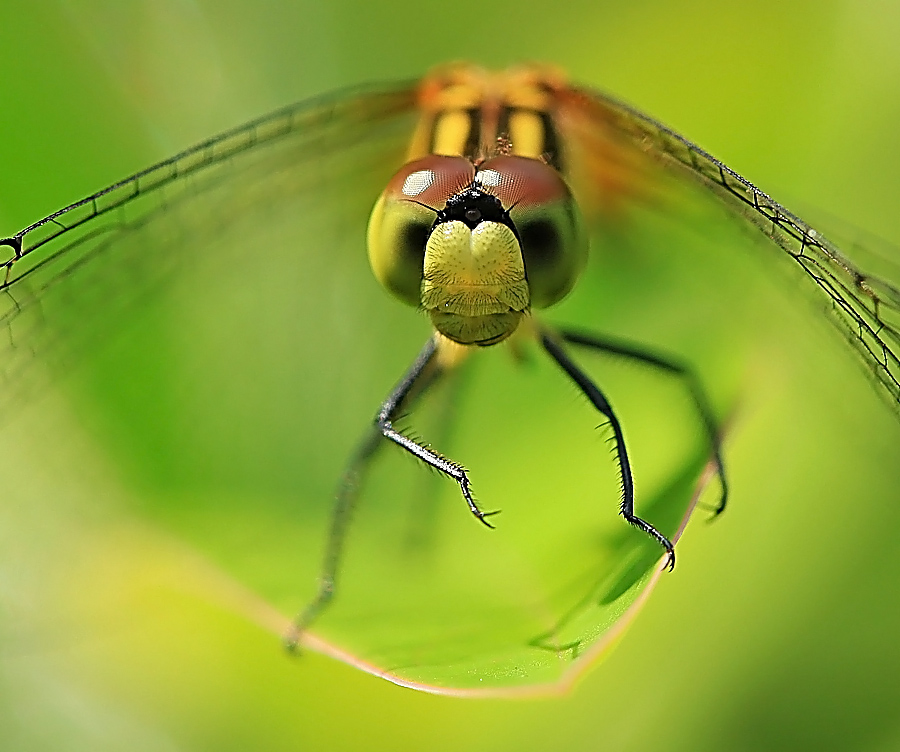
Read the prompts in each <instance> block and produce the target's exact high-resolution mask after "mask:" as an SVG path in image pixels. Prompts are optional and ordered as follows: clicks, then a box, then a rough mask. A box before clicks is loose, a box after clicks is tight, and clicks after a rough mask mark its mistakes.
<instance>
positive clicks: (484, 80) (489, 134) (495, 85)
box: [407, 65, 565, 173]
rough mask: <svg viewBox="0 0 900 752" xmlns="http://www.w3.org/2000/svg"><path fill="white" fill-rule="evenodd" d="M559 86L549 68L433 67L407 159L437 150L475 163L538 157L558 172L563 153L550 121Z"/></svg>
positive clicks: (423, 86)
mask: <svg viewBox="0 0 900 752" xmlns="http://www.w3.org/2000/svg"><path fill="white" fill-rule="evenodd" d="M562 84H563V80H562V77H561V75H560V74H558V73H557V72H556V71H554V70H552V69H549V68H536V67H530V68H522V69H513V70H510V71H504V72H499V73H497V72H489V71H485V70H482V69H480V68H475V67H472V66H464V65H456V66H450V67H446V68H441V69H438V70H436V71H434V72H433V73H432V74H431V75H429V76H428V77H427V78H426V79H425V80H424V81H423V82H422V84H421V85H420V87H419V97H418V106H419V110H420V112H421V117H420V120H419V123H418V127H417V128H416V133H415V135H414V137H413V140H412V143H411V146H410V150H409V154H408V155H407V159H408V161H412V160H414V159H418V158H420V157H423V156H425V155H427V154H437V155H441V156H460V157H465V158H467V159H469V160H471V161H473V162H476V163H478V162H480V161H484V160H486V159H489V158H490V157H493V156H497V155H501V154H507V155H514V156H520V157H529V158H531V159H540V160H542V161H543V162H545V163H546V164H548V165H550V166H551V167H553V168H554V169H555V170H557V171H558V172H560V173H562V172H564V156H565V155H564V154H563V153H562V140H561V139H560V136H559V133H558V132H557V128H556V125H555V123H554V108H555V103H556V92H557V91H558V90H559V89H560V87H561V86H562Z"/></svg>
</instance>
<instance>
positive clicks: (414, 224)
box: [368, 155, 475, 306]
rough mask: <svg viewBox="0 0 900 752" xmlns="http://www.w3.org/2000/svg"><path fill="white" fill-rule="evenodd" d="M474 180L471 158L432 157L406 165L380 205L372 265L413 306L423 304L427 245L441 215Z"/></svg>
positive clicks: (373, 224) (372, 233) (371, 241)
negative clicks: (423, 273) (447, 205)
mask: <svg viewBox="0 0 900 752" xmlns="http://www.w3.org/2000/svg"><path fill="white" fill-rule="evenodd" d="M474 178H475V167H474V166H473V165H472V163H471V162H470V161H469V160H468V159H465V158H463V157H440V156H434V155H431V156H428V157H424V158H422V159H417V160H416V161H414V162H410V163H408V164H406V165H404V166H403V167H401V168H400V170H398V171H397V172H396V173H395V174H394V176H393V177H392V178H391V179H390V181H389V182H388V184H387V187H386V188H385V189H384V192H383V193H382V194H381V196H380V197H379V199H378V201H377V203H376V204H375V208H374V209H373V210H372V215H371V216H370V217H369V230H368V246H369V263H370V264H371V265H372V271H373V272H374V273H375V277H376V278H377V279H378V281H379V282H381V284H382V285H384V287H386V288H387V289H388V290H390V291H391V292H392V293H394V295H396V296H397V297H399V298H400V299H401V300H403V301H405V302H407V303H409V304H410V305H414V306H418V305H419V304H420V297H421V285H422V271H423V265H424V260H425V244H426V243H427V241H428V236H429V234H430V233H431V228H432V227H433V226H434V221H435V218H436V216H437V212H439V211H441V210H442V209H443V208H444V207H445V206H446V204H447V199H449V198H450V197H451V196H453V195H454V194H456V193H459V192H460V191H462V190H464V189H466V188H468V187H469V186H470V185H471V184H472V181H473V180H474Z"/></svg>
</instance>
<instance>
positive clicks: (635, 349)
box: [559, 329, 728, 517]
mask: <svg viewBox="0 0 900 752" xmlns="http://www.w3.org/2000/svg"><path fill="white" fill-rule="evenodd" d="M559 336H560V337H562V339H563V340H565V341H566V342H570V343H572V344H573V345H581V346H583V347H590V348H592V349H594V350H600V351H602V352H607V353H611V354H613V355H621V356H623V357H626V358H631V359H632V360H636V361H638V362H640V363H643V364H645V365H649V366H652V367H654V368H658V369H660V370H662V371H666V372H668V373H671V374H674V375H675V376H677V377H678V378H680V379H683V380H684V383H685V385H686V387H687V390H688V393H689V394H690V397H691V400H692V401H693V402H694V407H695V409H696V410H697V414H698V415H699V416H700V420H701V422H702V423H703V430H704V431H705V432H706V438H707V440H708V441H709V447H710V450H711V451H712V456H713V461H714V462H715V465H716V473H717V474H718V476H719V483H720V484H721V489H722V490H721V494H720V496H719V503H718V504H717V505H716V507H715V510H714V512H713V516H714V517H715V516H718V515H720V514H721V513H722V512H724V511H725V506H726V505H727V504H728V479H727V477H726V475H725V463H724V462H723V460H722V440H721V435H720V433H719V426H718V423H717V421H716V418H715V415H714V414H713V410H712V407H711V406H710V403H709V397H708V396H707V395H706V391H705V390H704V388H703V383H702V382H701V381H700V378H699V377H698V376H697V374H696V373H695V372H694V370H693V369H692V368H691V367H690V366H689V365H688V364H687V363H685V362H683V361H681V360H680V359H679V358H677V357H675V356H673V355H669V354H666V353H661V352H658V351H652V350H650V349H648V348H646V347H645V346H644V345H641V344H637V343H634V342H628V341H626V340H621V339H618V338H612V337H603V336H598V335H596V334H593V333H587V332H579V331H575V330H572V329H562V330H560V331H559Z"/></svg>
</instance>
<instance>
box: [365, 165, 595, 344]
mask: <svg viewBox="0 0 900 752" xmlns="http://www.w3.org/2000/svg"><path fill="white" fill-rule="evenodd" d="M368 244H369V260H370V262H371V264H372V269H373V271H374V272H375V276H376V277H377V278H378V280H379V281H380V282H381V284H382V285H384V286H385V287H386V288H387V289H388V290H390V291H391V292H392V293H394V294H395V295H396V296H397V297H399V298H400V299H401V300H403V301H405V302H407V303H409V304H410V305H414V306H417V307H421V308H423V309H424V310H425V311H427V312H428V314H429V316H430V317H431V321H432V324H433V325H434V327H435V329H437V330H438V331H439V332H440V333H441V334H443V335H445V336H446V337H449V338H450V339H452V340H454V341H456V342H460V343H462V344H466V345H492V344H495V343H497V342H501V341H502V340H504V339H506V338H507V337H508V336H509V335H510V334H512V333H513V332H514V331H515V330H516V327H517V326H518V324H519V321H520V320H521V318H522V316H524V315H525V314H526V313H527V312H528V310H529V309H530V308H531V307H538V308H543V307H546V306H549V305H552V304H553V303H556V302H557V301H559V300H560V299H562V298H563V296H565V295H566V293H568V292H569V290H571V289H572V286H573V285H574V284H575V281H576V280H577V278H578V275H579V274H580V272H581V270H582V269H583V267H584V263H585V260H586V258H587V239H586V236H585V234H584V231H583V228H582V222H581V216H580V213H579V211H578V207H577V205H576V203H575V201H574V199H573V198H572V194H571V193H570V191H569V189H568V187H567V186H566V184H565V181H563V179H562V177H560V175H559V173H557V172H556V171H555V170H554V169H553V168H552V167H549V166H548V165H546V164H544V163H543V162H541V161H540V160H536V159H529V158H526V157H516V156H499V157H494V158H493V159H489V160H487V161H485V162H483V163H481V164H479V165H477V166H476V165H475V164H473V163H472V162H471V161H470V160H468V159H465V158H463V157H446V156H436V155H432V156H428V157H425V158H423V159H419V160H416V161H414V162H410V163H409V164H407V165H405V166H404V167H403V168H402V169H401V170H400V171H399V172H397V173H396V174H395V175H394V177H393V178H392V179H391V181H390V182H389V183H388V186H387V188H386V189H385V190H384V192H383V193H382V194H381V197H380V198H379V199H378V202H377V203H376V204H375V208H374V210H373V211H372V216H371V218H370V220H369V231H368Z"/></svg>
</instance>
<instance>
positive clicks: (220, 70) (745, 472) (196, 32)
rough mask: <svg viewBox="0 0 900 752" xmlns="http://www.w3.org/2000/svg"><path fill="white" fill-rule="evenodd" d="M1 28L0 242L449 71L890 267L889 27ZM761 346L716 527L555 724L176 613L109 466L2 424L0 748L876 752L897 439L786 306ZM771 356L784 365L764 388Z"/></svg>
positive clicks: (111, 15) (680, 17)
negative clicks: (541, 76) (666, 133)
mask: <svg viewBox="0 0 900 752" xmlns="http://www.w3.org/2000/svg"><path fill="white" fill-rule="evenodd" d="M0 22H2V27H3V29H4V31H5V34H4V48H3V56H2V61H3V62H2V65H0V101H2V103H3V107H2V114H0V234H2V235H6V234H10V233H12V232H14V231H16V230H18V229H19V228H20V227H22V226H24V225H25V224H27V223H29V222H31V221H34V220H35V219H37V218H39V217H41V216H44V215H45V214H47V213H49V212H51V211H53V210H55V209H57V208H59V207H60V206H62V205H64V204H66V203H68V202H70V201H72V200H75V199H77V198H80V197H81V196H83V195H86V194H87V193H89V192H91V191H93V190H96V189H98V188H100V187H102V186H104V185H106V184H108V183H110V182H112V181H114V180H116V179H118V178H120V177H122V176H124V175H126V174H129V173H131V172H133V171H135V170H137V169H140V168H142V167H144V166H146V165H147V164H149V163H151V162H153V161H155V160H157V159H160V158H162V157H165V156H168V155H169V154H170V153H172V152H174V151H176V150H178V149H181V148H183V147H185V146H187V145H189V144H191V143H193V142H195V141H198V140H200V139H202V138H205V137H207V136H209V135H210V134H212V133H215V132H218V131H221V130H223V129H225V128H227V127H230V126H232V125H234V124H237V123H240V122H242V121H244V120H246V119H248V118H250V117H253V116H256V115H259V114H261V113H264V112H266V111H268V110H270V109H273V108H275V107H277V106H280V105H283V104H285V103H287V102H291V101H294V100H297V99H300V98H303V97H305V96H308V95H311V94H315V93H319V92H323V91H327V90H329V89H333V88H335V87H339V86H342V85H346V84H350V83H356V82H362V81H369V80H373V81H378V80H385V79H395V78H407V77H413V76H418V75H421V73H423V72H424V71H425V70H426V69H427V68H428V67H430V66H431V65H433V64H435V63H437V62H442V61H446V60H454V59H469V60H474V61H476V62H480V63H483V64H485V65H490V66H502V65H506V64H509V63H513V62H519V61H523V60H524V61H527V60H546V61H551V62H555V63H557V64H559V65H561V66H562V67H564V68H565V69H567V70H568V71H569V72H570V73H571V75H572V77H573V78H574V79H576V80H579V81H583V82H586V83H590V84H592V85H595V86H598V87H600V88H603V89H605V90H608V91H610V92H613V93H615V94H617V95H619V96H621V97H623V98H625V99H627V100H628V101H630V102H632V103H634V104H635V105H637V106H639V107H640V108H641V109H643V110H645V111H647V112H649V113H651V114H653V115H654V116H656V117H658V118H660V119H661V120H663V121H664V122H666V123H668V124H670V125H672V126H673V127H675V128H676V129H678V130H679V131H681V132H683V133H685V134H686V135H688V136H689V137H690V138H692V139H694V140H695V141H697V142H698V143H699V144H701V145H702V146H704V147H705V148H707V149H708V150H710V151H711V152H712V153H713V154H715V155H717V156H719V157H721V158H722V159H723V160H724V161H725V162H726V163H727V164H729V165H731V166H732V167H734V168H735V169H737V170H738V171H739V172H741V173H743V174H745V175H746V176H748V177H749V178H750V179H751V180H753V181H754V182H756V183H757V184H758V185H760V186H761V187H762V188H763V189H764V190H766V191H768V192H769V193H771V194H772V195H774V196H775V197H776V198H779V199H780V200H782V201H783V202H784V203H785V204H786V205H787V206H789V207H791V208H795V209H796V210H797V211H798V212H799V213H800V214H801V215H803V216H806V215H809V216H811V217H813V218H818V217H826V218H831V217H839V218H840V220H841V221H842V222H846V223H847V224H846V225H844V226H843V227H844V232H845V234H849V235H851V236H854V233H855V231H853V230H847V229H846V228H847V227H860V228H865V231H866V233H872V234H874V235H876V236H879V237H883V238H886V239H887V240H888V241H893V242H895V243H896V242H897V241H898V240H900V213H898V212H897V211H896V204H897V200H898V198H900V180H898V179H897V175H898V174H900V150H898V149H897V148H896V146H895V145H896V122H897V118H898V115H900V84H898V83H897V82H898V81H900V50H898V46H897V44H896V39H897V38H898V32H900V5H898V4H896V3H889V2H852V3H851V2H844V3H822V2H817V3H775V2H771V3H768V2H757V3H753V4H742V5H725V4H721V3H711V2H706V3H702V2H666V3H654V2H635V3H629V4H617V5H612V4H604V3H596V2H594V3H573V4H570V5H567V6H566V7H565V8H562V7H560V8H553V9H550V8H548V7H545V6H543V5H538V4H533V5H526V4H507V3H492V4H490V5H489V6H488V5H484V4H480V3H468V2H458V3H455V4H453V6H452V7H451V6H448V5H444V4H432V3H424V2H417V3H397V4H392V3H379V4H371V3H351V2H347V3H333V4H329V5H320V4H313V3H310V4H308V5H305V4H294V5H290V6H288V5H287V4H283V3H257V4H250V3H239V2H233V3H222V2H218V3H199V2H183V1H180V0H166V1H165V2H159V1H157V2H152V3H149V2H148V3H137V2H134V3H101V2H96V3H92V2H77V3H76V2H58V3H51V2H29V3H21V4H19V3H15V2H13V3H6V4H5V5H4V7H3V8H2V10H0ZM858 237H861V238H863V239H864V240H865V239H866V237H867V235H866V234H863V233H859V234H858ZM801 309H803V306H801ZM760 316H761V319H762V318H763V317H764V316H763V314H762V313H761V314H760ZM804 316H805V318H804ZM810 322H812V323H810ZM767 326H768V327H770V328H772V329H776V328H777V327H778V325H777V322H776V323H771V322H769V323H768V324H767ZM804 326H809V329H808V330H807V329H806V328H804ZM784 327H785V328H786V329H788V328H789V329H793V330H794V331H790V332H785V333H784V340H783V341H781V342H780V343H775V344H773V345H772V349H771V351H770V356H771V357H770V359H769V360H766V359H761V360H760V361H759V362H757V363H756V364H755V367H754V370H753V371H752V372H751V373H750V374H748V375H747V376H746V377H745V380H744V382H743V383H744V384H745V385H746V394H742V396H741V401H740V403H739V406H738V413H739V417H738V419H737V421H736V427H735V430H734V433H733V435H732V438H731V441H730V443H729V446H728V449H727V457H728V460H729V463H730V467H731V472H732V477H733V488H734V495H733V500H732V507H731V509H729V511H728V514H727V515H726V516H725V517H723V518H722V519H721V520H720V521H719V522H718V523H717V524H715V525H714V526H709V527H707V526H702V525H697V524H695V525H694V526H693V528H692V530H691V534H690V535H689V537H688V539H686V540H685V541H684V542H683V543H682V545H681V546H680V547H679V567H678V570H677V572H676V574H675V576H672V577H669V578H666V579H665V581H664V582H663V583H662V586H661V587H660V588H659V589H658V591H657V592H656V594H655V595H654V597H653V598H652V599H651V601H650V603H649V605H648V606H647V608H646V609H645V611H644V612H643V614H642V615H641V616H640V618H639V619H638V620H637V622H636V623H635V625H634V626H633V628H632V629H631V631H630V632H629V634H628V636H627V638H626V639H625V640H624V641H623V642H622V644H621V646H620V647H619V648H618V649H617V650H616V651H615V652H614V653H613V654H612V655H611V656H610V657H609V658H608V659H607V660H606V661H605V662H604V663H603V664H602V665H600V666H598V667H596V668H595V669H594V670H593V671H591V672H590V673H589V674H588V676H587V677H586V678H585V680H584V681H583V682H582V683H581V684H580V685H579V686H577V687H576V689H575V690H574V691H573V692H572V693H570V694H569V695H567V696H565V697H562V698H558V699H549V700H539V701H517V702H511V701H465V700H457V699H450V698H442V697H431V696H426V695H423V694H418V693H414V692H411V691H409V690H404V689H400V688H397V687H394V686H391V685H389V684H387V683H386V682H383V681H381V680H378V679H374V678H371V677H368V676H365V675H363V674H362V673H359V672H357V671H354V670H353V669H350V668H348V667H345V666H342V665H340V664H338V663H335V662H333V661H330V660H327V659H325V658H322V657H319V656H317V655H312V654H310V655H307V656H305V657H304V659H303V661H302V662H300V663H297V662H294V661H289V660H287V659H286V658H285V657H284V655H283V654H282V653H281V652H280V651H279V650H278V644H277V642H276V641H275V639H274V638H273V637H272V635H271V634H270V633H268V632H266V631H264V630H262V629H259V628H258V627H257V626H255V625H254V624H252V623H249V622H248V621H247V620H246V619H244V618H241V617H238V616H235V615H233V613H231V612H229V611H228V610H227V609H222V608H216V607H214V606H211V605H210V602H209V599H207V598H205V597H203V590H204V588H205V587H207V586H208V581H209V577H210V575H209V574H208V573H207V568H206V565H205V564H204V562H203V561H202V560H201V559H200V558H199V557H194V554H193V552H192V551H191V550H190V549H189V548H188V547H187V546H185V545H184V544H182V543H181V542H179V541H177V540H172V539H171V538H168V537H166V536H165V535H164V534H162V533H159V532H158V531H157V530H156V529H155V528H154V526H153V525H152V524H146V520H142V519H141V518H140V516H139V515H135V513H134V507H132V506H128V505H121V504H118V503H116V501H115V499H117V498H118V497H119V496H121V495H122V491H121V489H120V488H117V487H116V483H115V480H113V479H114V478H115V477H116V475H115V473H110V472H109V470H108V468H107V467H105V466H104V461H105V462H109V459H108V458H107V459H106V460H104V459H102V458H101V459H98V457H97V456H96V452H95V451H94V448H93V447H91V446H68V447H65V450H64V451H57V449H56V448H54V451H52V453H48V452H47V451H46V446H45V445H42V444H41V443H40V442H41V439H40V437H41V436H42V434H41V433H40V431H34V432H33V433H29V430H28V429H30V425H29V424H28V423H27V422H28V421H37V422H40V421H41V420H45V421H47V424H46V425H49V426H51V427H52V426H55V425H57V424H58V422H59V421H62V420H65V418H60V417H58V414H57V413H56V412H54V409H53V407H54V406H53V403H52V399H53V398H51V402H50V403H49V404H48V403H43V404H41V405H39V406H38V407H37V408H34V409H33V410H31V411H30V412H27V413H25V414H24V417H20V418H18V420H19V423H18V424H17V423H16V420H17V418H16V416H11V417H10V419H9V420H10V421H11V422H10V423H9V424H7V423H4V428H3V431H2V434H0V437H2V456H3V458H4V459H3V467H2V476H0V477H3V478H4V481H5V482H4V489H5V491H4V495H3V504H2V507H3V509H2V511H0V521H2V526H0V599H2V603H0V608H2V620H3V623H2V625H0V635H2V636H3V640H2V643H3V645H2V647H0V661H2V665H0V671H2V675H0V682H2V684H0V701H2V707H0V746H2V747H3V749H15V750H18V749H23V750H24V749H28V750H31V749H46V750H61V749H66V750H68V749H72V750H80V749H84V750H106V749H109V750H118V749H132V750H171V749H190V750H193V749H209V750H228V749H234V750H245V749H266V750H268V749H273V750H274V749H305V748H311V749H353V748H363V749H381V748H385V749H388V748H391V749H393V748H400V749H405V748H413V749H418V748H422V749H507V748H508V749H546V748H564V749H592V750H593V749H610V750H617V749H655V748H658V747H659V746H660V745H662V744H664V745H665V746H666V747H667V748H669V749H691V750H703V749H709V750H719V749H738V750H742V749H746V750H755V749H776V748H784V749H806V748H817V749H865V750H869V749H871V750H889V749H896V748H900V723H898V720H897V714H896V708H897V707H898V706H900V682H898V680H897V677H898V676H900V648H898V646H897V640H896V635H897V634H898V633H900V602H898V599H897V597H896V584H897V582H898V581H900V563H898V562H900V557H898V556H897V553H898V546H897V543H896V541H895V536H896V530H897V528H898V516H900V512H898V506H900V505H898V504H897V501H898V496H900V494H898V491H897V488H898V487H900V449H898V446H900V428H898V425H897V424H896V421H895V420H894V418H893V417H892V416H891V415H890V414H889V413H888V411H887V410H886V409H885V408H884V405H883V404H882V403H880V402H879V401H878V399H877V398H876V397H875V396H874V395H873V394H872V393H871V392H870V390H869V388H868V386H867V384H866V380H865V378H863V377H862V376H861V375H860V372H859V371H858V369H856V368H855V367H854V364H853V363H852V362H851V360H850V359H849V358H847V357H846V356H845V355H844V353H843V349H844V348H842V346H841V343H840V342H839V341H838V340H837V338H834V337H829V336H828V334H827V333H826V332H824V331H820V328H819V327H818V326H816V324H815V317H814V316H813V315H812V312H811V309H810V310H807V309H803V310H802V311H801V312H800V313H798V314H797V317H796V318H790V319H788V320H786V321H785V322H784ZM797 348H801V349H802V353H803V358H801V359H798V360H804V359H806V365H803V364H797V363H793V362H791V360H790V358H785V362H784V363H783V362H782V360H781V358H783V357H784V356H785V352H786V351H788V352H789V351H791V350H792V349H793V350H796V349H797ZM807 356H808V359H807ZM48 416H49V417H48ZM72 468H77V469H78V473H77V477H78V479H79V481H78V483H77V485H72V484H74V481H72V482H71V483H70V481H69V478H70V477H73V474H72ZM85 479H87V480H85ZM60 629H63V630H65V631H66V634H65V639H61V638H60V634H59V631H60Z"/></svg>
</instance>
